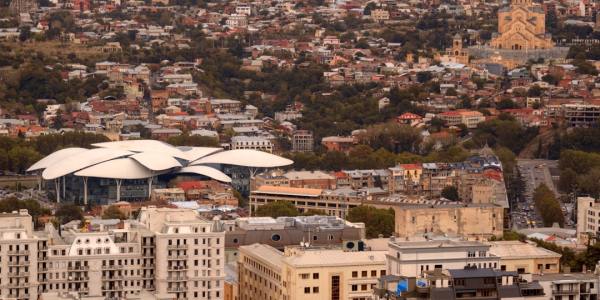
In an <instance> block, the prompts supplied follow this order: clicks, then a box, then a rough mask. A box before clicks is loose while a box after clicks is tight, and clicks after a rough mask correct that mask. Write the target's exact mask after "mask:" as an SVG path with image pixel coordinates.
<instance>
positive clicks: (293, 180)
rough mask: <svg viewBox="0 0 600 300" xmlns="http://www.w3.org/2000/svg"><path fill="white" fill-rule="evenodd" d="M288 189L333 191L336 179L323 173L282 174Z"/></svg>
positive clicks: (290, 172)
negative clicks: (287, 183) (287, 182)
mask: <svg viewBox="0 0 600 300" xmlns="http://www.w3.org/2000/svg"><path fill="white" fill-rule="evenodd" d="M283 176H285V177H286V178H287V179H288V180H289V186H290V187H298V188H311V189H335V188H336V179H335V177H333V176H332V175H330V174H327V173H325V172H323V171H289V172H286V173H285V174H283Z"/></svg>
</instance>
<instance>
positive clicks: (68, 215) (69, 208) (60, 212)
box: [54, 204, 83, 224]
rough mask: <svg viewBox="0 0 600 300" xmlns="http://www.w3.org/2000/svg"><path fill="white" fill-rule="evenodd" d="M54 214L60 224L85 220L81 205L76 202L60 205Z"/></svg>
mask: <svg viewBox="0 0 600 300" xmlns="http://www.w3.org/2000/svg"><path fill="white" fill-rule="evenodd" d="M54 216H55V217H56V218H57V219H58V220H59V222H60V224H67V223H69V222H71V221H73V220H80V221H83V211H81V208H79V206H77V205H74V204H63V205H62V206H60V207H59V208H58V209H57V210H56V212H55V213H54Z"/></svg>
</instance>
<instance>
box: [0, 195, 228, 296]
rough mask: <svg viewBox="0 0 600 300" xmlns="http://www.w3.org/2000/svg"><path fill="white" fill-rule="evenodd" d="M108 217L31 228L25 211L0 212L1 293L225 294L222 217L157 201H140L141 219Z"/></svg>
mask: <svg viewBox="0 0 600 300" xmlns="http://www.w3.org/2000/svg"><path fill="white" fill-rule="evenodd" d="M109 221H111V220H104V221H102V222H98V224H99V226H93V225H92V224H90V223H88V224H85V225H84V226H83V227H81V226H79V225H77V226H64V229H63V230H58V231H57V230H55V229H54V227H53V226H51V225H48V226H47V227H46V229H45V230H43V231H33V225H32V224H33V223H32V218H31V216H30V215H29V214H28V213H27V211H25V210H21V211H19V212H14V213H11V214H0V234H1V235H2V237H3V238H2V239H1V240H0V248H1V250H0V256H1V261H2V262H6V264H7V265H6V266H4V265H3V266H2V268H6V270H5V271H3V272H0V280H1V282H2V283H3V285H2V287H1V288H0V293H1V294H0V295H1V297H2V298H3V299H38V297H39V296H41V295H42V294H44V293H49V294H52V293H69V292H76V293H78V294H79V295H80V296H85V297H102V298H103V299H125V298H131V297H133V296H136V295H137V296H139V295H140V294H142V293H147V292H149V293H151V294H154V295H158V296H160V297H159V298H161V297H167V298H170V299H222V297H223V279H224V277H225V274H224V262H225V259H224V257H225V256H224V255H225V253H224V252H225V251H224V249H225V247H224V246H225V232H224V231H223V230H222V226H221V224H220V223H215V222H213V221H207V220H204V219H202V218H200V217H199V215H198V214H197V212H195V211H193V210H187V209H168V208H156V207H152V206H151V207H145V208H142V210H141V212H140V215H139V217H138V219H137V220H130V221H124V222H122V223H120V225H118V226H111V224H113V223H111V222H109ZM115 224H119V221H116V223H115ZM109 227H110V228H109ZM3 270H4V269H3ZM137 296H136V297H137Z"/></svg>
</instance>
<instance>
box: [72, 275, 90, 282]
mask: <svg viewBox="0 0 600 300" xmlns="http://www.w3.org/2000/svg"><path fill="white" fill-rule="evenodd" d="M88 280H90V278H89V277H87V276H82V277H75V278H73V279H71V280H70V281H74V282H82V281H88Z"/></svg>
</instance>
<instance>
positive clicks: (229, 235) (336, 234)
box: [224, 216, 365, 262]
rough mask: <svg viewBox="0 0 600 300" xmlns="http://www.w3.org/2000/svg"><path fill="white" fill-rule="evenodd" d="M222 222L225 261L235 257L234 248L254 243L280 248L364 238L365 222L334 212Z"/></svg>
mask: <svg viewBox="0 0 600 300" xmlns="http://www.w3.org/2000/svg"><path fill="white" fill-rule="evenodd" d="M224 222H225V228H226V233H225V251H226V255H227V258H226V260H227V262H230V261H235V260H237V253H238V248H239V247H241V246H246V245H252V244H255V243H259V244H263V245H269V246H272V247H274V248H276V249H278V250H281V251H283V250H284V249H285V247H287V246H298V245H300V244H302V243H306V242H309V243H310V244H311V245H314V246H340V245H342V244H344V245H346V244H347V243H348V242H354V243H355V244H356V243H357V242H358V241H361V240H363V239H364V238H365V225H364V224H363V223H352V222H349V221H345V220H343V219H341V218H338V217H334V216H299V217H279V218H276V219H274V218H270V217H250V218H238V219H236V220H232V221H224Z"/></svg>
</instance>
